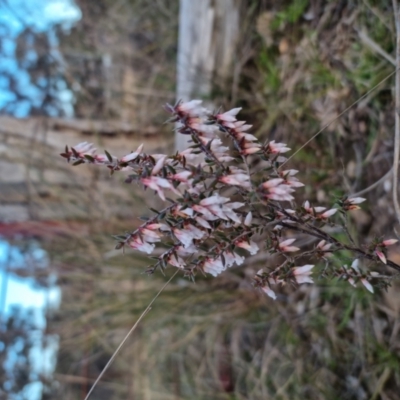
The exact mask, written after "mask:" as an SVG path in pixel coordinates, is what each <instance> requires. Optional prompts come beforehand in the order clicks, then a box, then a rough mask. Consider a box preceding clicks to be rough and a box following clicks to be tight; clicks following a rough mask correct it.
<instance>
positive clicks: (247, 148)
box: [240, 143, 261, 156]
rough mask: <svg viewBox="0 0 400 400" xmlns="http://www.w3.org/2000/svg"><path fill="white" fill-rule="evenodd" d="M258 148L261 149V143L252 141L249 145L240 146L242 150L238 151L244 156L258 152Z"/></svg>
mask: <svg viewBox="0 0 400 400" xmlns="http://www.w3.org/2000/svg"><path fill="white" fill-rule="evenodd" d="M260 150H261V145H259V144H253V143H252V144H251V145H249V146H247V145H246V146H245V147H244V148H243V147H242V150H241V152H240V153H241V154H243V155H245V156H248V155H251V154H254V153H258V152H259V151H260Z"/></svg>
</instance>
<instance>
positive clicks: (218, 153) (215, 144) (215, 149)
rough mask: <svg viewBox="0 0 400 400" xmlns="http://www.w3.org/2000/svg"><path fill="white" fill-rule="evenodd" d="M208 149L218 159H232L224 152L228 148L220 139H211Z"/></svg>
mask: <svg viewBox="0 0 400 400" xmlns="http://www.w3.org/2000/svg"><path fill="white" fill-rule="evenodd" d="M210 150H211V152H212V153H213V154H214V156H215V157H216V158H217V159H218V161H221V162H229V161H232V160H233V157H231V156H230V155H228V154H227V153H226V152H227V151H228V150H229V147H226V146H222V142H221V140H220V139H215V140H213V141H212V143H211V148H210Z"/></svg>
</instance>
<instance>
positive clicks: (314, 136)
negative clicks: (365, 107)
mask: <svg viewBox="0 0 400 400" xmlns="http://www.w3.org/2000/svg"><path fill="white" fill-rule="evenodd" d="M393 1H396V0H393ZM397 65H398V66H397V68H396V69H395V70H394V71H393V72H391V73H390V74H389V75H388V76H386V77H385V78H383V79H382V80H381V81H380V82H379V83H377V84H376V85H375V86H374V87H373V88H372V89H370V90H368V92H367V93H365V94H363V95H362V96H361V97H359V98H358V99H357V100H356V101H355V102H354V103H352V104H351V105H349V106H348V107H347V108H346V109H345V110H343V111H342V112H341V113H340V114H339V115H338V116H337V117H335V118H333V119H332V120H330V121H329V122H328V123H327V124H325V125H324V126H323V127H322V128H321V129H320V130H319V131H318V132H317V133H316V134H314V135H313V136H311V138H310V139H308V140H307V142H305V143H304V144H303V145H302V146H301V147H300V148H298V149H297V150H296V151H295V152H294V153H293V154H292V155H291V156H290V157H289V158H288V159H287V160H286V161H285V162H283V163H282V164H281V165H280V166H279V168H282V167H283V166H284V165H285V164H286V163H287V162H288V161H290V160H291V159H292V158H293V157H294V156H295V155H296V154H297V153H298V152H299V151H301V150H303V149H304V147H306V146H307V145H308V144H309V143H311V142H312V141H313V140H314V139H315V138H316V137H317V136H318V135H319V134H320V133H322V132H323V131H324V130H325V129H326V128H328V126H329V125H331V124H332V123H333V122H335V121H336V120H337V119H339V118H340V117H341V116H342V115H344V114H346V113H347V111H349V110H350V109H352V108H353V107H354V106H355V105H356V104H358V103H359V102H360V101H361V100H363V99H365V98H366V97H367V96H368V95H369V94H370V93H372V92H373V91H374V90H375V89H376V88H377V87H379V86H380V85H382V83H384V82H386V81H387V80H388V79H389V78H390V77H392V76H393V75H394V74H396V73H397V72H398V71H399V70H400V66H399V63H398V64H397ZM397 75H400V74H397ZM399 87H400V84H399ZM398 117H399V116H398V111H397V110H396V118H398ZM399 215H400V213H399Z"/></svg>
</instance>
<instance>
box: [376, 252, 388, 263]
mask: <svg viewBox="0 0 400 400" xmlns="http://www.w3.org/2000/svg"><path fill="white" fill-rule="evenodd" d="M375 254H376V255H377V256H378V257H379V259H380V260H381V261H382V262H383V263H384V264H386V263H387V261H386V256H385V255H384V254H383V252H382V251H379V250H375Z"/></svg>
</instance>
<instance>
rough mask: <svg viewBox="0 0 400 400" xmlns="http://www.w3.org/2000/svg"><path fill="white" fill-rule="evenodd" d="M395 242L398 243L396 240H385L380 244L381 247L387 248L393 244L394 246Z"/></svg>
mask: <svg viewBox="0 0 400 400" xmlns="http://www.w3.org/2000/svg"><path fill="white" fill-rule="evenodd" d="M397 242H398V240H397V239H387V240H384V241H383V242H382V243H381V245H382V246H384V247H388V246H392V245H393V244H395V243H397Z"/></svg>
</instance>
